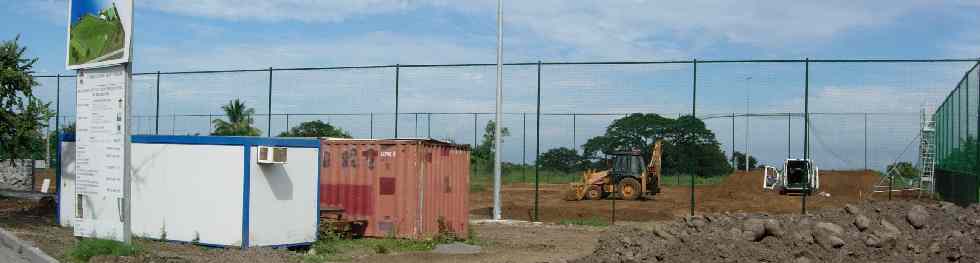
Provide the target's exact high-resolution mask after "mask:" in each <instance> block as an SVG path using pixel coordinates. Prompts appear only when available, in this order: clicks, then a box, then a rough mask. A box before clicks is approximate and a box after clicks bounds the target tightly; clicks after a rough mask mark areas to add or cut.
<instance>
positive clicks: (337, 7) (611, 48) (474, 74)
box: [0, 0, 980, 167]
mask: <svg viewBox="0 0 980 263" xmlns="http://www.w3.org/2000/svg"><path fill="white" fill-rule="evenodd" d="M5 6H6V8H4V9H2V10H0V24H3V25H5V26H3V27H0V38H3V39H9V38H12V37H13V36H15V35H17V34H20V35H21V43H22V44H23V45H25V46H27V47H28V48H29V54H30V55H31V56H36V57H38V58H39V59H40V61H39V62H38V65H37V72H38V73H39V74H57V73H63V74H71V72H70V71H67V70H66V69H65V66H64V60H65V37H66V36H65V30H66V25H67V15H66V13H67V3H65V2H64V1H52V0H36V1H12V0H7V1H6V4H5ZM495 8H496V2H495V1H485V0H480V1H444V0H431V1H427V0H417V1H393V0H369V1H299V0H283V1H272V0H264V1H230V0H213V1H190V0H174V1H138V3H136V8H135V12H136V13H135V18H136V20H135V23H134V24H135V30H136V32H135V33H134V34H133V36H134V47H135V51H134V60H135V63H134V69H135V71H137V72H149V71H157V70H161V71H186V70H213V69H232V68H268V67H280V68H281V67H315V66H336V65H377V64H396V63H401V64H428V63H493V62H494V59H495V45H496V39H495V37H496V31H495V30H496V20H495V15H496V13H495V11H496V10H495ZM978 11H980V4H978V2H974V1H942V2H940V1H877V0H875V1H814V2H800V1H697V0H692V1H669V2H667V1H639V0H638V1H505V3H504V15H505V20H504V34H505V40H504V42H505V51H504V59H505V61H507V62H532V61H537V60H544V61H588V60H671V59H690V58H694V57H696V58H699V59H744V58H757V59H770V58H778V59H796V58H804V57H810V58H972V57H978V56H980V27H978V26H977V25H978V24H980V19H978V18H977V16H976V14H977V13H980V12H978ZM969 66H970V63H948V64H887V65H878V64H876V65H869V64H816V65H811V88H812V90H811V95H812V96H813V97H812V98H811V100H812V101H811V103H813V105H812V107H814V109H815V110H816V111H825V112H831V111H837V112H845V111H847V112H892V113H916V112H918V111H919V109H921V108H922V107H923V106H926V107H928V106H929V105H930V104H935V103H937V102H938V100H940V99H941V98H942V97H943V96H944V95H945V93H947V92H949V89H951V88H952V87H953V86H954V85H955V84H956V81H958V80H959V78H960V77H961V76H962V74H963V72H964V71H965V70H967V69H968V67H969ZM698 70H699V75H700V76H701V77H700V78H699V81H698V84H699V95H698V96H699V97H698V101H699V102H700V104H699V105H698V111H699V113H702V112H703V113H705V114H708V113H731V112H736V111H737V112H744V111H745V100H746V99H745V97H746V94H749V95H748V97H749V99H750V104H751V105H750V111H751V112H786V111H802V106H801V105H802V103H801V100H802V99H801V98H800V97H801V96H802V65H799V64H737V65H703V66H701V67H699V69H698ZM390 71H391V70H390V69H381V70H359V71H342V72H322V71H318V72H283V73H280V72H277V73H276V75H275V76H274V79H275V83H276V85H277V86H276V87H277V88H278V89H276V91H274V99H273V101H274V104H273V109H272V111H273V112H274V113H285V112H291V113H295V112H331V113H367V112H379V113H380V112H391V111H392V109H391V108H393V107H392V106H389V105H390V104H392V103H391V102H392V101H393V98H391V95H390V94H389V93H390V90H391V83H393V81H394V76H393V74H392V72H390ZM542 71H543V72H542V74H543V77H542V84H543V86H544V87H547V89H545V90H544V91H543V95H544V96H545V97H544V99H543V102H544V103H545V105H546V106H543V109H542V111H545V112H556V113H557V112H634V111H644V112H658V113H663V114H667V115H671V114H673V115H676V114H677V113H680V112H689V111H690V102H689V101H690V91H689V87H690V86H691V85H690V81H691V80H690V75H691V69H690V68H689V66H685V65H676V66H660V65H657V66H651V65H647V66H567V67H564V66H562V67H557V66H556V67H547V68H544V69H543V70H542ZM401 73H402V76H401V81H402V82H401V85H402V89H403V91H402V94H401V95H402V97H401V99H400V103H402V104H401V107H402V109H401V110H402V111H403V112H415V111H420V112H425V111H439V112H466V111H492V110H493V96H494V93H493V85H494V71H493V68H461V69H403V70H402V72H401ZM505 74H506V75H505V79H506V80H505V88H506V89H507V91H506V94H505V97H506V98H507V102H506V104H505V108H506V109H507V111H510V112H533V109H534V108H533V105H534V103H533V102H534V97H533V96H534V90H533V89H534V85H535V77H536V75H535V74H536V72H535V69H534V67H520V68H517V67H515V68H513V69H508V71H507V72H506V73H505ZM267 81H268V76H267V74H264V73H258V74H254V73H253V74H223V75H217V76H211V75H209V76H203V75H197V76H173V77H167V78H165V79H163V80H161V86H162V87H165V88H164V89H162V90H163V91H161V112H162V113H166V114H173V113H176V114H190V113H217V111H218V106H219V105H221V104H223V103H225V102H227V100H228V99H231V98H242V99H245V100H247V101H249V102H250V104H251V105H254V106H255V107H256V110H257V111H258V112H266V111H268V107H267V106H265V105H266V103H267V102H268V100H267V99H266V98H265V95H266V92H267V91H266V90H265V88H266V87H267V85H268V84H267ZM42 84H43V85H45V87H50V86H51V85H52V83H51V81H48V80H45V81H42ZM154 86H155V80H154V79H152V77H137V78H135V84H134V87H135V98H134V100H135V102H136V103H135V106H134V107H135V110H136V113H135V114H137V115H140V114H148V113H152V109H153V106H154V105H153V103H154V100H155V97H154V96H153V87H154ZM48 90H50V89H48ZM48 90H39V91H38V93H39V94H42V95H45V96H48V97H53V92H50V91H48ZM63 95H64V96H63V99H65V100H69V101H70V100H71V99H73V97H72V96H71V95H70V94H66V93H64V92H63ZM324 101H330V102H329V103H325V102H324ZM62 106H63V107H65V108H66V109H65V112H66V114H70V113H71V112H72V110H71V109H70V108H71V107H72V106H73V104H71V103H70V102H63V103H62ZM386 118H387V119H386ZM471 118H472V117H465V116H455V117H450V116H442V117H439V116H437V117H436V118H434V119H433V122H432V130H433V133H434V134H433V137H441V138H451V139H454V140H457V141H461V142H467V143H468V142H470V141H471V140H472V132H473V128H472V120H471ZM479 118H480V119H479V121H480V122H481V123H482V122H485V121H486V120H488V119H489V118H490V116H480V117H479ZM854 118H855V119H854V120H850V119H847V120H843V119H840V118H835V119H830V120H826V122H827V123H826V125H821V126H819V127H817V128H816V129H821V130H822V131H823V133H822V134H824V135H825V137H826V138H823V139H825V140H824V141H825V142H826V144H827V145H828V146H827V147H825V148H835V149H828V150H827V153H822V154H818V153H814V154H815V155H816V156H826V159H827V162H828V163H833V162H836V163H838V164H835V165H831V166H840V167H853V166H854V165H855V164H853V163H852V162H853V159H855V158H857V157H856V156H841V155H848V154H850V153H852V152H855V150H854V149H850V148H848V147H851V146H853V145H856V144H862V143H863V138H864V136H863V129H864V126H865V125H864V124H863V117H861V118H860V120H858V119H857V118H858V117H854ZM890 118H897V119H890ZM297 119H300V120H295V119H294V120H291V121H290V122H291V123H292V124H294V123H298V121H302V120H304V119H302V118H297ZM321 119H324V120H327V119H325V118H321ZM898 119H901V120H902V121H898ZM400 120H401V121H400V125H399V126H400V129H401V130H402V131H404V130H408V131H411V132H414V131H415V130H424V131H426V132H427V131H428V127H425V126H422V127H421V128H418V129H416V127H412V125H414V117H402V119H400ZM610 120H611V117H582V118H581V119H576V130H575V135H574V137H573V136H572V134H571V131H570V130H571V129H570V127H571V122H572V120H571V118H564V117H558V116H552V117H549V118H548V119H543V120H542V127H543V129H542V132H543V136H542V137H543V139H542V144H543V148H545V149H547V148H550V147H557V146H569V147H570V146H573V144H575V145H580V144H581V143H583V142H584V141H585V140H587V139H588V138H589V137H591V136H595V135H598V134H601V132H602V130H603V129H604V127H605V125H606V124H607V123H608V122H609V121H610ZM273 121H274V122H275V124H274V125H275V126H277V127H285V120H282V119H274V120H273ZM330 121H331V122H334V123H337V124H339V125H342V126H344V127H345V128H347V129H350V130H351V131H352V132H354V133H355V135H359V136H365V135H364V134H367V133H368V132H366V130H369V129H370V128H369V125H366V124H365V123H366V122H367V121H365V120H363V118H353V117H347V118H342V117H335V118H332V119H330ZM376 121H377V122H379V123H384V124H377V125H375V128H376V129H379V130H380V129H386V131H385V132H380V131H378V132H376V136H386V135H387V136H391V134H386V133H390V131H389V130H390V126H391V125H390V123H391V122H392V119H391V117H390V116H387V117H384V116H378V117H377V118H376ZM752 121H755V122H750V124H749V128H750V130H751V132H750V136H751V137H755V138H757V139H753V138H750V139H749V140H750V141H751V142H752V143H751V144H750V145H753V146H750V151H753V150H751V149H752V148H755V149H758V150H757V151H755V152H756V153H757V154H758V155H759V156H760V157H762V159H764V161H766V162H770V163H773V162H776V161H777V160H778V159H779V158H783V157H785V152H786V150H785V149H786V144H787V142H786V139H787V136H789V137H791V138H790V139H798V138H796V137H795V136H796V134H800V133H802V130H792V132H791V133H790V134H786V133H787V132H786V129H785V127H786V121H785V120H781V119H780V120H777V119H763V118H760V119H759V120H755V119H753V120H752ZM819 121H820V120H815V124H819V123H820V122H819ZM137 122H139V121H137ZM161 122H162V124H161V130H167V131H169V130H170V128H171V127H172V126H177V127H173V129H174V130H175V133H181V132H183V133H194V132H203V131H204V130H206V129H207V120H204V119H203V118H202V119H201V120H190V119H186V120H176V121H168V122H166V123H164V121H161ZM730 122H731V120H730V119H724V120H721V119H715V120H709V121H707V124H708V125H709V127H710V128H712V129H713V130H715V132H716V133H717V134H718V137H719V141H721V142H722V144H723V147H724V149H725V150H726V151H729V150H728V149H730V147H731V145H732V139H731V138H730V137H731V136H730V134H731V133H732V129H731V123H730ZM742 122H743V120H738V123H737V125H736V128H735V133H736V135H738V136H736V137H737V138H735V140H734V144H735V145H736V147H737V148H741V147H743V145H744V144H745V143H744V141H745V139H744V138H742V133H743V131H744V130H745V129H744V128H745V127H744V126H745V124H744V123H742ZM259 123H261V124H263V125H259V126H260V127H263V129H264V123H265V120H264V119H259ZM405 123H410V124H408V125H409V126H403V125H405ZM530 123H533V122H530ZM801 123H802V122H800V121H791V122H790V123H789V124H790V126H791V127H794V128H792V129H798V128H795V127H800V126H802V125H801ZM872 123H873V124H874V125H871V126H872V128H871V132H869V133H870V134H871V135H873V136H872V137H873V138H874V141H873V143H874V145H873V146H875V147H873V148H875V149H876V150H877V149H878V148H881V149H882V150H880V152H877V151H876V152H874V153H875V154H876V155H877V156H874V157H873V159H874V161H875V162H877V163H879V164H876V165H883V164H884V163H885V162H887V161H890V160H891V159H893V158H894V157H895V156H896V155H897V154H898V153H900V152H901V150H902V149H901V148H903V147H904V146H905V144H906V143H907V142H908V141H909V140H911V137H910V136H914V132H915V129H914V127H916V125H917V117H916V116H912V115H909V114H906V116H904V117H881V118H880V119H874V118H873V120H872ZM894 123H901V125H899V124H894ZM174 124H177V125H174ZM134 125H135V126H139V127H134V129H137V130H139V131H141V132H145V131H148V130H149V128H148V127H150V126H148V124H147V123H145V122H143V123H138V124H137V123H134ZM178 125H179V126H178ZM195 125H196V126H195ZM384 125H387V127H385V126H384ZM896 125H897V126H896ZM198 126H200V127H198ZM505 126H508V127H510V128H511V129H512V130H515V131H512V133H514V134H515V136H513V138H511V139H509V140H510V141H512V142H513V141H520V140H522V139H524V138H523V137H521V136H520V135H521V131H520V130H521V129H520V127H522V119H520V116H519V115H514V116H510V117H507V118H506V119H505ZM777 127H779V128H777ZM281 129H282V128H278V129H277V128H274V129H273V130H274V132H278V131H280V130H281ZM480 130H482V129H480ZM531 131H533V127H531V128H529V135H528V136H529V137H530V139H533V136H531V134H532V132H531ZM974 132H975V131H974ZM478 133H480V134H482V131H478ZM402 134H404V132H402ZM852 134H860V135H861V136H844V135H852ZM910 134H911V135H910ZM409 135H414V133H409ZM423 135H424V134H423ZM851 137H854V138H851ZM855 140H857V141H855ZM529 143H533V142H532V141H531V140H529ZM790 144H791V146H792V148H796V149H793V151H798V149H799V148H802V146H800V142H797V141H793V140H790ZM513 145H515V144H514V143H508V144H507V147H509V148H507V149H506V150H507V154H506V156H507V158H508V159H509V160H511V161H514V160H519V159H520V157H521V150H522V147H521V145H520V144H517V145H516V146H513ZM878 146H880V147H878ZM895 149H898V150H895ZM815 151H817V150H816V149H815ZM855 154H856V153H855ZM861 155H862V156H863V153H861ZM529 156H532V158H533V154H529Z"/></svg>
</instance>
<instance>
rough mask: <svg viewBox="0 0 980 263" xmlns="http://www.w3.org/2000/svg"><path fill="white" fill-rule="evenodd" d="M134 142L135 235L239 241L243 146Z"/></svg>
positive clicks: (205, 241)
mask: <svg viewBox="0 0 980 263" xmlns="http://www.w3.org/2000/svg"><path fill="white" fill-rule="evenodd" d="M132 145H133V147H134V148H133V157H132V167H133V173H132V174H133V178H132V184H133V185H132V193H133V203H132V209H133V211H132V215H133V220H132V224H133V225H132V228H133V229H132V230H133V236H138V237H146V238H155V239H159V238H162V237H163V235H164V233H166V239H167V240H175V241H185V242H192V241H197V242H200V243H203V244H214V245H227V246H240V245H241V241H242V240H241V239H242V198H243V193H244V190H243V185H244V178H243V175H244V173H245V171H244V170H245V168H244V163H243V162H244V147H243V146H221V145H180V144H137V143H134V144H132Z"/></svg>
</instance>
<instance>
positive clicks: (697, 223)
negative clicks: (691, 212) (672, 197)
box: [684, 216, 707, 229]
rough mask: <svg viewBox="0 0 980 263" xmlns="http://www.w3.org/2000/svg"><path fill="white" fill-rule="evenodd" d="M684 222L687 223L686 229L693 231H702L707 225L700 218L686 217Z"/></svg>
mask: <svg viewBox="0 0 980 263" xmlns="http://www.w3.org/2000/svg"><path fill="white" fill-rule="evenodd" d="M684 220H685V221H687V222H685V223H687V227H689V228H694V229H702V228H704V226H705V225H706V224H707V222H706V221H705V219H704V217H701V216H693V217H687V218H685V219H684Z"/></svg>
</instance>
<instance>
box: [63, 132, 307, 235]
mask: <svg viewBox="0 0 980 263" xmlns="http://www.w3.org/2000/svg"><path fill="white" fill-rule="evenodd" d="M131 141H132V144H131V147H132V150H131V152H132V166H131V167H132V180H131V183H132V200H131V209H132V213H131V216H132V233H133V236H135V237H142V238H149V239H158V240H164V241H176V242H188V243H195V244H201V245H205V246H216V247H259V246H271V247H289V246H302V245H309V244H312V243H313V242H314V241H316V238H317V224H318V220H319V202H318V201H317V200H318V199H319V198H318V197H319V192H318V191H319V187H318V186H319V165H317V164H318V160H319V154H320V141H319V140H317V139H283V138H261V137H218V136H154V135H135V136H133V137H132V140H131ZM273 153H275V158H273ZM59 154H60V155H61V160H62V161H61V164H60V165H61V166H62V167H61V173H60V174H59V177H58V184H59V186H60V187H59V189H60V191H59V193H58V199H59V200H58V205H59V207H58V210H57V211H58V220H59V224H61V225H62V226H66V227H71V226H72V222H73V220H72V219H73V218H74V217H75V215H76V213H79V212H81V213H86V212H88V211H85V209H84V208H85V206H84V205H83V206H82V207H83V209H81V210H77V207H76V206H77V204H78V203H77V202H76V195H75V192H74V188H75V186H74V178H75V174H74V171H75V169H74V160H75V158H74V157H75V156H74V136H72V135H66V136H63V138H62V143H61V147H60V148H59Z"/></svg>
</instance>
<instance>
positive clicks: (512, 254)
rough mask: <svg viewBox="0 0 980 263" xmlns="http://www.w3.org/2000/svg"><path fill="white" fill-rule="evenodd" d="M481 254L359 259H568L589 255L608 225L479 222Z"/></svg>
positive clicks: (367, 259) (366, 259) (427, 261)
mask: <svg viewBox="0 0 980 263" xmlns="http://www.w3.org/2000/svg"><path fill="white" fill-rule="evenodd" d="M473 227H475V229H477V233H478V242H477V244H478V245H480V246H481V247H482V251H481V252H480V253H479V254H473V255H445V254H434V253H431V252H415V253H405V254H389V255H373V256H369V257H364V258H360V259H358V260H356V262H404V263H410V262H419V263H434V262H567V261H569V260H573V259H576V258H580V257H584V256H587V255H589V253H591V252H592V251H593V250H594V249H595V246H596V241H597V240H598V237H599V234H600V233H601V232H602V230H604V229H605V228H599V227H587V226H563V225H554V224H532V223H513V224H499V223H493V224H477V225H474V226H473Z"/></svg>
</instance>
